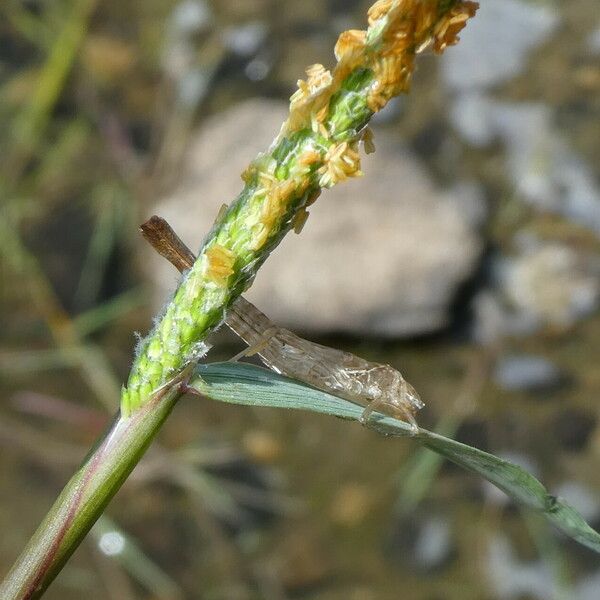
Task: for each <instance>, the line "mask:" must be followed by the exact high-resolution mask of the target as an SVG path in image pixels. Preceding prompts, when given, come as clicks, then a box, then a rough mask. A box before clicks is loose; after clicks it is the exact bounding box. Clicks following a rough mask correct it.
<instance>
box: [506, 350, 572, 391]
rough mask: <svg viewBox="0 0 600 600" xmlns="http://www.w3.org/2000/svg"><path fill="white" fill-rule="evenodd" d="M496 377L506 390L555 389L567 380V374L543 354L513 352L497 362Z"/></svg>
mask: <svg viewBox="0 0 600 600" xmlns="http://www.w3.org/2000/svg"><path fill="white" fill-rule="evenodd" d="M494 379H495V381H496V383H497V384H498V385H499V386H500V387H502V388H504V389H505V390H509V391H528V392H530V391H547V390H551V389H555V388H556V387H558V386H560V385H561V384H562V383H563V382H564V381H565V376H564V374H563V373H562V371H560V370H559V369H558V368H557V367H556V366H555V365H553V364H552V363H551V362H549V361H548V360H546V359H545V358H542V357H541V356H531V355H526V354H520V355H516V354H513V355H510V356H503V357H502V358H501V359H500V360H499V361H498V362H497V364H496V368H495V370H494Z"/></svg>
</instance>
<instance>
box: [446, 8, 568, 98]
mask: <svg viewBox="0 0 600 600" xmlns="http://www.w3.org/2000/svg"><path fill="white" fill-rule="evenodd" d="M557 25H558V15H557V13H556V11H555V10H554V9H552V8H551V7H548V6H543V5H541V4H534V3H532V2H523V1H522V0H485V2H481V3H480V6H479V10H478V11H477V18H476V19H473V21H472V22H470V23H469V27H467V28H466V29H465V30H464V31H463V32H461V35H460V38H461V41H460V44H458V45H457V46H456V47H454V48H452V51H451V52H446V53H445V54H444V55H443V56H442V73H443V76H444V80H445V81H446V83H447V84H448V86H450V87H451V88H452V89H454V90H457V91H458V90H463V91H464V90H467V89H474V88H488V87H491V86H494V85H497V84H499V83H502V82H504V81H507V80H508V79H511V78H512V77H515V76H516V75H518V74H519V73H520V72H521V71H522V70H523V69H524V68H525V66H526V59H527V55H528V53H529V52H530V51H531V50H533V49H534V48H536V47H537V46H539V45H540V44H541V43H542V42H543V41H544V40H545V39H546V38H547V37H548V36H549V35H550V34H551V33H552V31H553V30H554V29H555V27H556V26H557Z"/></svg>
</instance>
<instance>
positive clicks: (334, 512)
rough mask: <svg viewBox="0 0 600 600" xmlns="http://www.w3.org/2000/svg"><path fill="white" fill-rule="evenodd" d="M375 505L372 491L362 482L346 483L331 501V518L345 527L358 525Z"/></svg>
mask: <svg viewBox="0 0 600 600" xmlns="http://www.w3.org/2000/svg"><path fill="white" fill-rule="evenodd" d="M372 506H373V496H372V491H371V489H370V488H368V487H367V486H365V485H362V484H360V483H346V484H344V485H342V486H341V487H340V488H339V490H338V491H337V493H336V495H335V496H334V498H333V501H332V503H331V511H330V512H331V520H332V521H333V522H334V523H337V524H338V525H342V526H345V527H356V526H357V525H358V524H359V523H361V522H362V521H363V520H364V518H365V517H366V516H367V515H368V513H369V511H370V510H371V508H372Z"/></svg>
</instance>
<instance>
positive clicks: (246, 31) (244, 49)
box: [223, 21, 269, 57]
mask: <svg viewBox="0 0 600 600" xmlns="http://www.w3.org/2000/svg"><path fill="white" fill-rule="evenodd" d="M268 31H269V30H268V27H267V24H266V23H263V22H262V21H250V22H249V23H245V24H244V25H240V26H238V27H230V28H229V29H226V30H225V31H224V32H223V43H224V45H225V47H226V48H227V49H228V50H229V51H231V52H233V53H234V54H237V55H238V56H243V57H250V56H252V55H253V54H256V52H258V50H259V49H260V47H261V46H262V44H263V43H264V41H265V40H266V38H267V34H268Z"/></svg>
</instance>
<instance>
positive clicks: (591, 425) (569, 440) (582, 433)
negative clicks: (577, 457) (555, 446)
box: [552, 407, 598, 452]
mask: <svg viewBox="0 0 600 600" xmlns="http://www.w3.org/2000/svg"><path fill="white" fill-rule="evenodd" d="M597 424H598V416H597V415H596V414H594V413H593V412H591V411H588V410H584V409H581V408H575V407H572V408H566V409H565V410H564V411H562V412H560V413H559V414H557V415H556V417H555V418H554V423H553V428H552V429H553V431H554V435H555V437H556V439H557V441H558V442H559V444H560V445H561V446H562V447H563V448H564V449H565V450H568V451H569V452H582V451H584V450H585V448H586V446H587V445H588V443H589V441H590V438H591V436H592V434H593V433H594V432H595V431H596V426H597Z"/></svg>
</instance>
